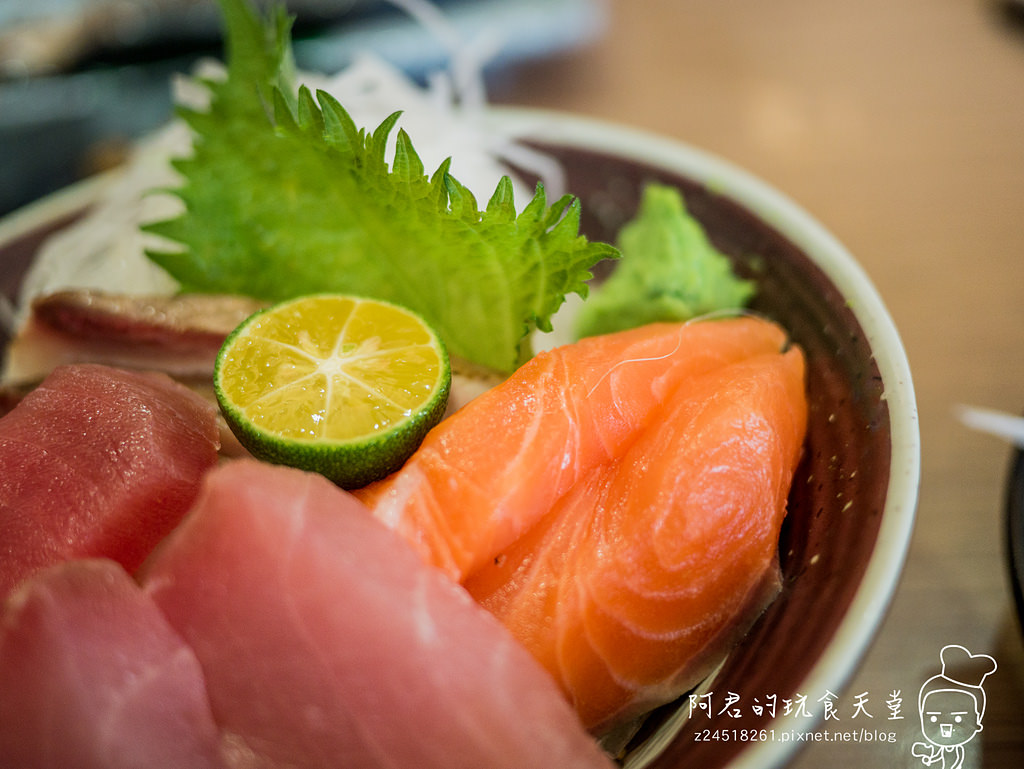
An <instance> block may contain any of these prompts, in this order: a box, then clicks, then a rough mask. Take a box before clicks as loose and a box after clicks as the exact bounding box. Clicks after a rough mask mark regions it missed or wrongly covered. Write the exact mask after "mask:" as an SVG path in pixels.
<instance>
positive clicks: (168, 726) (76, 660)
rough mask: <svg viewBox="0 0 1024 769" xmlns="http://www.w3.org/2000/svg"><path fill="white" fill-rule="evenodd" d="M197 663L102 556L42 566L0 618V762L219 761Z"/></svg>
mask: <svg viewBox="0 0 1024 769" xmlns="http://www.w3.org/2000/svg"><path fill="white" fill-rule="evenodd" d="M220 751H221V745H220V733H219V730H218V729H217V727H216V726H215V724H214V721H213V716H212V714H211V713H210V706H209V702H208V701H207V698H206V688H205V685H204V682H203V676H202V672H201V670H200V668H199V663H198V661H197V660H196V658H195V655H194V654H193V653H192V650H191V649H189V648H188V646H186V645H185V643H184V642H183V641H182V640H181V638H180V636H178V635H177V634H176V633H175V632H174V631H173V630H172V629H171V627H170V625H169V624H168V623H167V621H166V620H165V619H164V617H163V615H162V614H161V613H160V610H159V609H157V607H156V605H155V604H154V603H153V601H152V600H151V599H150V598H149V597H148V596H147V595H146V594H145V593H143V592H142V590H141V589H140V588H139V586H138V585H137V584H136V583H135V582H134V581H133V580H132V578H131V577H130V576H129V575H128V573H127V572H125V571H124V569H123V568H122V567H120V566H119V565H117V564H116V563H114V562H113V561H110V560H105V559H91V560H80V561H70V562H66V563H63V564H61V565H59V566H56V567H52V568H50V569H47V570H45V571H43V572H40V573H39V574H37V575H36V576H34V577H33V578H32V579H30V580H29V581H28V582H26V583H24V584H23V585H22V586H21V588H19V590H18V591H17V592H16V593H15V594H14V595H13V596H12V598H11V599H10V601H9V602H8V604H7V607H6V611H5V613H4V614H3V622H2V625H0V765H3V766H5V767H18V769H43V767H75V769H134V768H137V767H142V766H144V767H147V769H219V768H220V767H223V766H224V764H223V763H222V760H221V752H220Z"/></svg>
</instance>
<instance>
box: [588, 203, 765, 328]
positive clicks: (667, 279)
mask: <svg viewBox="0 0 1024 769" xmlns="http://www.w3.org/2000/svg"><path fill="white" fill-rule="evenodd" d="M618 246H619V248H620V249H621V256H622V258H621V260H620V261H619V262H618V263H617V264H616V266H615V270H614V271H613V272H612V274H611V275H610V276H609V277H608V279H607V280H606V281H605V282H604V283H602V284H600V285H599V286H597V287H596V288H595V289H594V290H593V293H592V294H591V295H590V298H588V299H587V301H586V302H584V303H583V305H582V308H581V310H580V313H579V315H578V316H577V319H576V329H575V330H576V334H577V335H578V336H581V337H583V336H595V335H597V334H607V333H610V332H613V331H620V330H623V329H627V328H634V327H636V326H642V325H644V324H646V323H654V322H658V321H687V320H690V319H692V318H696V317H699V316H702V315H708V314H711V313H718V312H723V311H729V310H740V309H742V308H743V307H744V306H745V305H746V303H747V302H748V301H749V300H750V298H751V297H752V296H753V294H754V284H753V283H752V282H751V281H747V280H743V279H741V278H740V277H738V276H737V275H736V274H735V273H734V271H733V266H732V263H731V262H730V261H729V259H728V257H726V256H725V254H723V253H721V252H720V251H719V250H718V249H717V248H715V246H714V245H713V244H712V243H711V241H710V240H708V237H707V234H706V233H705V232H704V228H703V227H702V226H701V224H700V222H699V221H697V219H696V218H695V217H693V216H692V215H691V214H690V213H689V211H687V210H686V205H685V203H684V201H683V197H682V195H681V194H680V192H679V190H678V189H676V188H675V187H671V186H668V185H665V184H659V183H650V184H648V185H647V186H646V187H645V188H644V191H643V196H642V199H641V201H640V209H639V211H638V212H637V214H636V216H635V217H634V218H633V219H632V220H630V221H629V222H628V223H627V224H626V225H625V226H624V227H623V228H622V230H621V231H620V232H619V238H618Z"/></svg>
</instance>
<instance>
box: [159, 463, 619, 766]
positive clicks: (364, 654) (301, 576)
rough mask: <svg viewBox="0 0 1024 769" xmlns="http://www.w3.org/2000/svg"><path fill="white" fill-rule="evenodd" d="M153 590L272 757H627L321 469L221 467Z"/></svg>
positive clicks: (314, 760) (218, 696) (243, 736)
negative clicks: (600, 738) (592, 733)
mask: <svg viewBox="0 0 1024 769" xmlns="http://www.w3.org/2000/svg"><path fill="white" fill-rule="evenodd" d="M143 585H144V587H145V589H146V590H148V591H149V592H150V594H151V595H152V596H153V598H154V599H155V600H156V602H157V604H158V605H159V606H160V608H161V609H162V610H163V612H164V614H165V615H166V616H167V617H168V619H169V620H170V622H171V624H172V625H173V626H174V627H175V628H177V630H178V631H179V632H180V633H181V634H182V636H183V637H184V638H185V639H186V641H187V642H188V643H189V644H190V645H191V646H192V648H193V649H194V650H195V652H196V655H197V656H198V658H199V661H200V663H201V665H202V666H203V670H204V673H205V675H206V679H207V688H208V691H209V695H210V702H211V704H212V707H213V713H214V717H215V718H216V720H217V722H218V723H219V724H220V725H221V726H222V728H223V729H224V730H225V732H226V733H227V734H228V735H230V739H231V740H232V741H233V743H234V744H235V746H236V748H238V749H239V751H240V752H241V750H242V748H243V747H244V749H245V750H247V751H248V754H249V756H250V758H251V760H253V761H256V762H262V763H260V765H261V766H262V765H266V766H275V767H276V766H288V767H295V768H298V767H317V768H319V767H324V766H345V767H359V768H360V769H373V768H374V767H388V769H400V768H402V767H408V768H409V769H431V768H432V767H437V769H442V767H443V769H459V768H460V767H465V769H480V767H488V768H489V769H503V768H505V767H507V768H508V769H513V768H514V769H530V768H531V767H537V768H538V769H539V768H540V767H543V768H544V769H549V767H559V768H560V769H571V768H573V767H605V768H606V769H607V768H608V767H611V766H612V764H611V762H610V760H609V759H607V758H606V757H605V756H604V754H603V753H602V752H601V751H600V750H599V749H598V747H597V745H596V743H595V742H594V741H593V740H592V739H591V738H590V737H589V736H588V735H587V734H586V733H585V732H584V730H583V728H582V726H581V724H580V722H579V720H578V719H577V718H576V716H575V714H574V713H573V712H572V710H571V709H570V708H569V706H568V704H567V703H566V701H565V700H564V698H563V697H562V695H561V694H560V692H559V691H558V689H557V687H556V686H555V684H554V682H553V680H552V679H551V677H550V676H548V674H547V673H545V672H544V671H543V670H542V669H541V668H540V666H539V665H538V664H537V663H536V661H534V659H533V658H532V657H531V656H530V655H529V654H528V653H527V652H526V651H525V649H524V648H523V647H521V646H520V645H519V644H518V643H516V642H515V641H514V640H513V639H512V637H511V636H510V635H509V634H508V632H507V631H506V630H505V629H504V628H503V627H502V626H501V625H500V624H499V623H498V622H497V621H496V620H495V619H494V617H492V616H490V615H489V614H488V613H487V612H486V611H485V610H484V609H482V608H481V607H480V606H478V605H477V604H476V603H474V602H473V601H472V600H471V599H470V598H469V596H468V595H467V594H466V593H465V591H464V590H463V589H462V588H461V587H459V586H458V585H456V584H455V583H453V582H452V581H451V580H449V579H448V578H446V577H445V576H444V575H443V574H442V573H441V572H440V571H439V570H437V569H434V568H432V567H429V566H427V565H425V564H424V563H423V562H422V560H421V559H420V558H419V557H418V556H417V555H416V553H415V552H414V551H413V550H412V549H411V548H410V547H409V545H408V544H407V543H406V542H405V541H404V540H402V539H401V538H400V537H399V536H398V535H397V534H396V533H394V532H392V531H390V530H388V529H387V528H386V527H384V526H383V525H382V524H381V523H380V522H379V521H377V520H375V519H374V518H373V517H372V516H371V515H370V514H369V512H368V511H367V510H366V508H365V507H364V506H363V505H362V504H361V503H360V502H359V501H358V500H356V499H355V498H354V497H353V496H351V495H350V494H348V493H346V492H344V491H342V490H341V489H339V488H337V487H335V486H334V485H333V484H331V483H330V482H328V481H327V480H325V479H324V478H322V477H321V476H318V475H314V474H310V473H305V472H302V471H299V470H294V469H289V468H285V467H279V466H271V465H265V464H260V463H257V462H255V461H254V460H247V459H242V460H237V461H234V462H231V463H229V464H225V465H222V466H221V467H218V468H217V469H215V470H213V471H212V472H211V473H209V474H208V475H207V478H206V481H205V483H204V490H203V492H202V493H201V495H200V498H199V500H198V502H197V504H196V507H195V508H194V510H193V512H192V514H190V515H189V516H188V518H186V520H185V521H184V523H183V524H182V525H181V526H180V527H179V528H178V530H177V531H175V532H174V534H173V535H172V536H171V537H169V538H168V539H167V540H166V541H165V543H164V544H163V545H162V546H161V548H160V549H158V551H157V552H156V553H155V554H154V556H153V559H152V560H151V561H150V562H149V563H148V564H147V566H146V568H145V569H144V573H143Z"/></svg>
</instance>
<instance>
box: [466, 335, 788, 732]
mask: <svg viewBox="0 0 1024 769" xmlns="http://www.w3.org/2000/svg"><path fill="white" fill-rule="evenodd" d="M806 423H807V405H806V398H805V394H804V359H803V355H802V353H801V351H800V350H799V349H798V348H795V347H794V348H791V349H789V350H788V351H787V352H785V353H775V354H765V355H759V356H756V357H752V358H748V359H746V360H743V361H739V362H736V363H732V364H730V365H727V366H723V367H720V368H718V369H716V370H714V371H710V372H706V373H704V374H702V375H699V376H693V377H691V378H690V379H689V380H688V381H686V382H685V383H683V385H682V386H680V387H679V388H678V389H677V390H676V392H675V393H674V394H673V395H672V396H671V397H670V398H669V399H668V402H667V403H666V404H665V406H664V408H663V409H662V410H660V411H659V412H658V414H657V418H656V419H655V421H654V422H653V423H652V424H651V425H650V426H649V427H648V429H646V430H644V431H643V433H642V435H641V436H640V437H639V438H638V439H637V440H636V441H635V442H634V443H633V444H632V445H631V446H630V447H629V448H628V449H627V450H626V451H625V452H624V453H623V455H622V457H621V458H620V459H619V460H618V461H615V462H611V463H606V464H603V465H598V466H596V467H594V468H593V469H591V471H590V472H589V473H588V474H587V476H586V477H585V478H583V479H581V481H580V482H579V483H577V484H576V485H575V486H574V487H573V488H572V489H571V490H570V491H569V493H567V494H566V495H565V496H563V497H562V498H561V499H560V500H558V502H557V503H556V504H555V505H554V506H553V507H552V509H551V511H550V512H549V513H548V514H547V515H546V516H545V517H544V519H543V520H542V521H541V522H540V523H539V524H538V525H537V526H535V527H534V528H533V529H532V530H531V531H530V532H528V533H527V534H526V535H525V536H524V537H521V538H520V539H519V540H518V541H516V542H515V543H514V544H513V545H511V546H510V547H509V548H507V549H506V550H505V551H503V552H502V553H500V554H499V555H498V556H497V557H496V558H494V559H492V560H491V562H490V563H489V564H487V565H486V566H485V567H484V568H482V569H480V570H478V571H477V572H476V573H475V574H474V575H473V576H472V577H471V578H470V579H468V580H467V582H466V587H467V589H468V590H469V591H470V593H471V594H472V595H473V596H474V597H475V598H476V599H477V600H478V601H479V602H480V603H482V605H483V606H485V607H486V608H488V609H489V610H490V611H492V612H493V613H494V614H495V615H496V616H497V617H498V618H499V619H500V620H501V621H502V622H503V623H504V624H505V626H506V627H508V628H509V629H510V630H511V631H512V633H513V635H515V636H516V637H517V638H518V639H519V640H520V641H521V642H522V643H523V644H524V645H525V646H526V647H527V648H528V649H529V650H530V651H531V652H532V653H533V655H534V657H535V658H536V659H538V660H539V661H540V662H541V663H542V664H543V665H544V667H545V668H547V670H548V671H549V672H550V673H551V674H552V675H553V676H554V677H555V678H556V679H557V680H558V682H559V684H560V685H561V687H562V689H563V691H564V692H565V694H566V696H567V697H568V698H569V699H570V701H571V702H572V703H573V705H574V707H575V708H576V710H577V712H578V713H579V715H580V717H581V719H582V720H583V722H584V724H585V725H586V726H587V727H588V728H589V729H591V730H592V731H593V732H594V733H601V732H604V731H606V730H607V729H609V728H611V727H614V726H616V725H619V724H621V723H623V722H626V721H628V720H630V719H632V718H634V717H636V716H638V715H640V714H642V713H644V712H647V711H648V710H650V709H651V708H653V707H656V706H658V705H661V704H664V703H666V702H669V701H671V700H673V699H675V698H676V697H678V696H680V695H681V694H683V693H684V692H686V691H687V690H688V689H690V688H691V687H692V686H693V685H695V684H696V683H698V682H699V680H700V679H701V678H703V677H704V676H705V675H706V674H707V673H708V672H710V669H711V668H712V667H713V666H714V665H715V664H716V663H717V662H718V661H720V658H721V657H722V656H723V655H724V654H725V653H726V652H727V651H728V649H729V648H730V647H731V646H732V644H734V643H735V642H736V641H737V640H738V639H739V638H740V637H741V636H742V635H743V634H744V633H745V632H747V630H748V629H749V627H750V625H751V624H752V623H753V621H754V620H755V619H756V617H757V616H758V615H759V614H760V613H761V612H762V611H763V609H764V607H765V606H766V605H767V604H768V603H769V602H770V601H771V599H772V598H773V597H774V596H775V595H776V594H777V591H778V589H779V586H780V577H779V572H778V542H779V534H780V530H781V527H782V523H783V519H784V517H785V513H786V500H787V496H788V492H789V488H790V485H791V483H792V478H793V474H794V472H795V469H796V466H797V463H798V461H799V458H800V456H801V452H802V443H803V438H804V433H805V430H806Z"/></svg>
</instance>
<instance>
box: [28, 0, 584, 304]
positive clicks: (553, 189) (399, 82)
mask: <svg viewBox="0 0 1024 769" xmlns="http://www.w3.org/2000/svg"><path fill="white" fill-rule="evenodd" d="M391 1H392V2H393V3H394V4H395V5H397V6H399V7H401V8H403V9H404V10H405V11H406V12H408V13H409V14H410V15H412V16H413V17H414V18H416V19H417V20H418V21H419V22H420V23H421V24H422V25H423V26H424V27H425V28H426V29H427V31H428V32H429V33H430V34H431V35H434V36H436V37H437V38H438V39H439V41H440V42H441V43H442V44H443V45H444V46H445V48H446V50H447V51H448V52H449V54H450V65H449V66H450V71H438V72H435V73H433V74H432V75H431V76H430V77H429V78H428V79H427V84H426V86H425V87H421V86H420V85H418V84H417V83H415V82H414V81H412V80H411V79H410V78H408V77H407V76H406V75H405V74H403V73H402V72H400V71H399V70H398V69H396V68H395V67H392V66H391V65H389V64H388V63H386V62H385V61H383V60H382V59H380V58H378V57H376V56H373V55H371V54H368V53H363V54H359V55H357V56H355V57H354V58H353V61H352V63H351V64H350V65H349V66H347V67H346V68H345V69H343V70H342V71H341V72H339V73H337V74H335V75H331V76H328V75H323V74H318V73H307V72H300V73H298V75H297V79H298V81H299V82H300V83H304V84H306V85H307V86H309V87H310V88H311V89H314V90H315V89H318V88H319V89H323V90H324V91H327V92H328V93H330V94H331V95H332V96H334V97H335V98H336V99H338V101H339V102H341V104H343V105H344V106H345V109H346V110H348V112H349V113H350V114H351V115H352V118H353V119H354V120H355V121H356V123H357V124H359V125H362V126H366V127H369V128H371V129H372V128H375V127H376V126H377V125H378V124H379V123H380V122H381V121H382V120H383V119H384V118H385V117H387V116H388V115H390V114H391V113H393V112H396V111H401V112H402V117H401V118H400V120H399V125H400V126H402V127H403V128H405V130H406V131H407V132H408V133H409V135H410V136H412V137H413V141H414V142H415V145H416V151H417V152H418V153H419V155H420V158H421V159H422V160H423V163H424V166H425V167H426V168H427V169H428V172H429V171H431V170H433V169H435V168H437V167H438V166H439V165H440V164H441V163H442V162H443V161H444V160H445V159H446V158H449V157H451V158H452V165H451V173H452V175H453V176H455V177H456V178H457V179H458V180H459V181H460V182H461V183H462V184H464V185H465V186H466V187H468V188H469V189H470V190H471V191H472V192H473V194H474V195H475V196H476V197H477V198H478V200H480V201H481V203H483V202H486V200H487V199H488V198H489V197H490V195H491V193H492V192H493V191H494V189H495V187H496V186H497V184H498V181H499V180H500V178H501V177H502V176H503V175H508V176H509V177H510V178H511V179H512V182H513V188H514V190H515V198H516V201H517V204H518V205H520V207H522V206H524V205H525V204H526V203H527V202H528V201H529V199H530V197H531V196H532V194H533V188H532V184H527V183H525V182H524V181H522V180H521V179H520V178H519V177H518V175H517V174H516V173H515V172H514V171H513V166H514V167H515V168H518V169H521V170H522V171H525V172H527V173H529V174H531V175H533V176H536V177H537V178H539V179H540V180H541V181H542V182H543V183H544V185H545V189H546V190H547V192H548V197H549V199H555V198H556V197H557V196H559V195H561V194H562V193H563V191H564V182H563V178H562V172H561V168H560V166H559V165H558V163H557V162H556V161H555V160H554V159H552V158H550V157H548V156H546V155H544V154H543V153H540V152H538V151H536V150H533V149H531V148H529V147H527V146H526V145H524V144H523V143H522V141H521V140H522V138H523V134H522V133H520V134H513V133H511V132H508V131H503V130H502V129H501V127H500V126H497V125H495V122H494V121H490V122H487V121H486V120H485V113H486V108H487V104H486V97H485V88H484V79H483V69H484V65H485V64H486V62H487V60H488V58H489V57H490V56H493V55H494V54H495V53H497V45H496V40H497V38H496V37H495V36H494V35H493V34H488V35H481V36H480V37H479V38H478V39H477V40H474V41H469V42H467V41H463V40H460V39H459V37H458V35H457V34H456V32H455V30H454V28H453V27H452V26H451V25H450V24H449V23H448V22H447V21H446V19H445V18H444V16H443V14H441V12H440V11H439V10H438V9H437V8H436V7H435V6H433V5H432V4H430V3H429V2H426V0H391ZM223 72H224V69H223V66H222V65H221V64H219V63H217V62H203V63H201V64H200V65H199V66H198V67H197V70H196V72H195V74H194V76H193V77H190V78H189V77H180V78H178V79H176V81H175V82H174V99H175V101H176V102H177V103H179V104H186V105H188V106H192V107H203V106H205V103H206V102H207V101H208V99H209V93H208V92H207V90H206V88H205V87H204V86H203V85H202V84H201V82H200V80H201V79H208V78H210V77H218V76H222V75H223ZM190 149H191V134H190V131H189V129H188V127H187V126H186V125H185V124H184V122H182V121H181V120H178V119H175V120H173V121H171V122H170V123H169V124H168V125H166V126H165V127H163V128H162V129H160V130H158V131H157V132H155V133H154V134H153V135H152V136H149V137H147V138H145V139H144V140H142V141H140V142H139V143H138V145H137V147H136V148H135V149H134V151H133V152H132V154H131V157H130V158H129V159H128V161H127V162H126V163H125V164H124V166H123V167H122V168H121V169H119V171H118V172H117V173H116V176H115V178H113V179H112V180H111V183H110V184H107V185H105V186H104V187H103V188H102V189H101V190H100V191H99V193H98V194H97V198H96V200H95V201H94V202H93V204H92V206H91V208H90V209H89V211H87V212H86V214H85V215H84V216H82V217H81V218H80V219H78V220H77V221H76V222H75V223H73V224H72V225H70V226H69V227H67V228H65V229H64V230H62V231H60V232H58V233H56V234H55V235H53V236H52V237H50V238H49V239H48V240H47V241H46V242H44V244H43V245H42V247H41V248H40V250H39V252H38V254H37V257H36V259H35V261H34V263H33V265H32V267H31V268H30V270H29V272H28V274H27V275H26V278H25V280H24V281H23V283H22V290H21V294H20V296H19V307H20V309H19V311H18V322H21V321H23V320H24V318H25V317H27V313H28V308H29V306H30V303H31V301H32V299H33V298H34V297H36V296H40V295H44V294H47V293H52V292H53V291H56V290H60V289H68V288H92V289H102V290H105V291H111V292H119V293H126V294H158V295H168V294H172V293H174V292H175V291H176V290H177V289H178V286H177V284H176V282H175V281H174V280H173V278H171V277H170V276H169V275H168V274H167V273H166V272H165V271H164V270H162V269H161V268H159V267H157V266H156V265H155V264H154V263H153V262H151V261H150V260H149V259H148V258H147V257H146V255H145V251H146V249H147V248H151V247H153V246H155V245H157V244H158V242H159V241H157V240H156V238H155V237H154V236H152V235H149V234H146V233H143V232H142V231H141V230H140V226H141V225H144V224H146V223H149V222H153V221H157V220H160V219H166V218H169V217H171V216H173V215H175V214H176V213H177V212H179V211H180V210H181V209H180V207H181V201H180V200H179V199H178V198H177V197H175V196H173V195H170V194H167V193H163V192H157V190H159V189H161V188H163V189H166V188H168V187H173V186H174V185H175V184H176V183H177V182H178V179H177V174H176V173H175V171H174V170H173V168H172V167H171V163H170V161H171V159H172V158H173V157H179V156H185V155H187V154H188V153H189V151H190ZM393 151H394V146H393V144H392V147H391V148H390V152H392V153H393ZM160 245H161V246H162V247H166V246H167V244H166V243H162V244H160Z"/></svg>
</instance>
